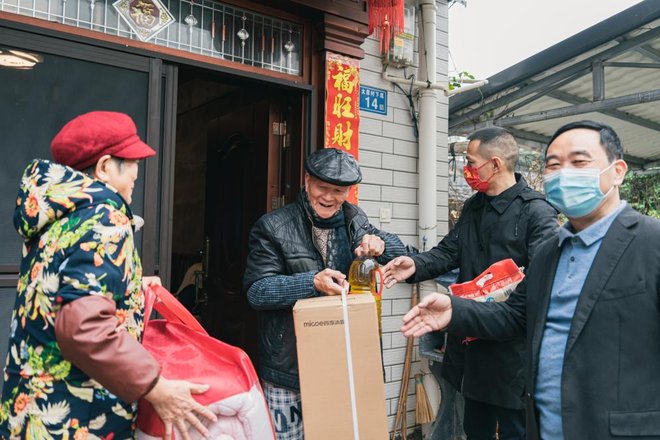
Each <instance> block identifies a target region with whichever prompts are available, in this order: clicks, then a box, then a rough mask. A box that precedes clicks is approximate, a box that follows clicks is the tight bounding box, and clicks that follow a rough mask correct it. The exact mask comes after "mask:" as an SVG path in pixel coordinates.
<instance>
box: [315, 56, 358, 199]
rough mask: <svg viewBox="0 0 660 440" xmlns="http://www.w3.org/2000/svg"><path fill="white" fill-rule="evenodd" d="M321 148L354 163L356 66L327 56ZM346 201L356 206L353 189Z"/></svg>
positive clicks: (353, 63) (355, 62)
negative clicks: (335, 150)
mask: <svg viewBox="0 0 660 440" xmlns="http://www.w3.org/2000/svg"><path fill="white" fill-rule="evenodd" d="M325 76H326V86H325V142H324V144H325V145H324V146H325V148H340V149H342V150H344V151H346V152H347V153H349V154H351V155H353V157H355V160H358V145H359V143H358V140H359V132H360V62H359V60H356V59H353V58H348V57H344V56H341V55H337V54H333V53H330V52H328V55H327V56H326V62H325ZM348 201H349V202H351V203H357V185H355V186H354V187H353V188H352V189H351V193H350V194H349V195H348Z"/></svg>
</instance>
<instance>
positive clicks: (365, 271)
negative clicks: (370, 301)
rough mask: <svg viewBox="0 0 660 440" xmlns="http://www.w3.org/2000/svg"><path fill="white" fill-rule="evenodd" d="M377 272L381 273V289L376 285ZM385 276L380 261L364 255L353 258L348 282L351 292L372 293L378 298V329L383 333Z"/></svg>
mask: <svg viewBox="0 0 660 440" xmlns="http://www.w3.org/2000/svg"><path fill="white" fill-rule="evenodd" d="M376 273H380V274H381V275H380V279H381V283H380V284H381V285H380V289H378V288H377V287H376ZM382 280H383V276H382V273H381V272H380V269H379V268H378V263H377V262H376V260H374V259H373V258H371V257H368V256H362V257H358V258H356V259H355V260H353V263H351V268H350V269H349V270H348V284H349V285H350V286H351V293H356V294H359V293H370V294H371V295H372V296H373V297H374V299H375V300H376V314H377V315H378V331H379V333H381V334H382V325H381V294H382V287H383V286H382Z"/></svg>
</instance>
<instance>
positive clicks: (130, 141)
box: [50, 111, 156, 171]
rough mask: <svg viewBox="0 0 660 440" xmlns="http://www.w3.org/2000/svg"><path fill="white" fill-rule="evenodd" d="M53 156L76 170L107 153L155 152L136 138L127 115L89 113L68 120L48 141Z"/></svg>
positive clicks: (137, 156) (139, 156)
mask: <svg viewBox="0 0 660 440" xmlns="http://www.w3.org/2000/svg"><path fill="white" fill-rule="evenodd" d="M50 151H51V153H52V155H53V159H55V161H56V162H59V163H61V164H63V165H68V166H70V167H71V168H75V169H77V170H81V171H82V170H85V169H87V168H89V167H91V166H92V165H94V164H95V163H96V162H97V161H98V160H99V159H100V158H101V157H102V156H104V155H106V154H109V155H111V156H114V157H118V158H120V159H145V158H147V157H151V156H154V155H155V154H156V151H154V149H153V148H151V147H150V146H149V145H147V144H145V143H144V142H142V140H140V137H139V136H138V135H137V128H136V127H135V123H134V122H133V120H132V119H131V117H130V116H128V115H127V114H124V113H118V112H101V111H95V112H89V113H85V114H83V115H80V116H77V117H75V118H74V119H72V120H71V121H69V122H68V123H67V124H66V125H65V126H64V127H62V129H61V130H60V132H59V133H57V135H55V137H54V138H53V141H52V142H51V143H50Z"/></svg>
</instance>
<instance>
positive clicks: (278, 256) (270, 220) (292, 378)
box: [243, 199, 406, 390]
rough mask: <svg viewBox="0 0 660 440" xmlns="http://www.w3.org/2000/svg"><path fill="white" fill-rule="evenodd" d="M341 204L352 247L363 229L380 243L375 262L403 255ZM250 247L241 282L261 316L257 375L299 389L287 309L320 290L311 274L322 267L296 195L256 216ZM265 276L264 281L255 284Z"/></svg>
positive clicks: (394, 242) (392, 238)
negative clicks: (382, 249) (278, 207)
mask: <svg viewBox="0 0 660 440" xmlns="http://www.w3.org/2000/svg"><path fill="white" fill-rule="evenodd" d="M342 209H343V210H344V216H345V219H346V227H347V228H348V237H349V240H350V241H351V250H354V249H355V248H356V247H357V246H359V244H360V242H361V240H362V237H363V236H364V235H365V234H373V235H377V236H379V237H380V238H381V239H382V240H383V241H384V242H385V252H384V253H383V255H381V256H380V257H378V261H379V262H380V263H383V264H384V263H386V262H387V261H389V260H391V259H392V258H394V257H396V256H399V255H403V254H405V252H406V248H405V246H404V245H403V243H401V240H399V238H398V237H397V236H396V235H393V234H389V233H386V232H382V231H379V230H378V229H376V228H375V227H373V226H372V225H371V224H370V223H369V219H368V218H367V216H366V214H365V213H364V211H362V210H361V209H360V208H358V207H357V206H355V205H352V204H350V203H347V202H345V203H344V205H343V207H342ZM249 249H250V252H249V254H248V258H247V265H246V269H245V274H244V277H243V286H244V287H245V290H246V291H247V292H248V301H249V302H250V305H251V306H252V307H253V308H255V309H256V310H258V311H259V315H260V316H259V363H258V372H259V376H260V377H261V378H262V379H264V380H266V381H268V382H271V383H273V384H275V385H277V386H281V387H286V388H290V389H293V390H299V389H300V384H299V380H298V359H297V352H296V336H295V333H294V327H293V312H292V308H293V305H294V304H295V302H296V301H297V300H299V299H303V298H311V297H315V296H319V295H320V294H319V292H317V291H316V290H315V289H314V275H315V274H316V273H318V272H319V271H321V270H323V269H324V264H323V259H322V257H321V254H320V253H319V251H318V249H317V248H316V245H315V244H314V241H313V239H312V223H311V220H310V218H309V217H308V215H307V213H306V212H305V209H304V207H303V205H302V202H301V201H300V199H299V200H298V201H296V202H294V203H290V204H288V205H286V206H284V207H282V208H280V209H278V210H276V211H273V212H271V213H268V214H266V215H264V216H262V217H261V218H260V219H259V220H257V222H256V223H255V225H254V226H253V228H252V231H251V232H250V239H249ZM265 278H267V279H268V281H267V283H266V285H264V284H263V283H258V284H257V286H258V288H257V286H254V284H255V283H256V282H257V281H259V280H262V279H265Z"/></svg>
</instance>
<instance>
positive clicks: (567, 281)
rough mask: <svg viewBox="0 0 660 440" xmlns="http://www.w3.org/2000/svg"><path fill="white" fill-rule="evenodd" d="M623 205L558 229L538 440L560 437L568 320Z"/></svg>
mask: <svg viewBox="0 0 660 440" xmlns="http://www.w3.org/2000/svg"><path fill="white" fill-rule="evenodd" d="M625 206H626V202H621V205H620V206H619V207H618V208H617V209H616V210H615V211H614V212H612V213H610V214H609V215H608V216H606V217H603V218H602V219H600V220H598V221H597V222H596V223H594V224H593V225H591V226H589V227H588V228H586V229H584V230H582V231H580V232H578V233H577V234H574V233H573V232H571V226H570V223H566V224H565V225H564V227H562V228H560V229H559V247H560V248H561V254H560V256H559V262H558V264H557V271H556V272H555V279H554V282H553V284H552V291H551V293H550V304H549V306H548V313H547V319H546V322H545V327H544V329H543V339H542V340H541V351H540V355H539V371H538V373H537V376H536V391H535V393H534V398H535V401H536V409H537V410H538V412H539V423H540V427H539V429H540V432H541V439H542V440H563V438H564V433H563V429H562V422H561V374H562V371H563V366H564V352H565V351H566V341H567V339H568V333H569V331H570V328H571V321H572V320H573V315H574V314H575V307H576V305H577V302H578V297H579V296H580V292H581V291H582V287H583V286H584V282H585V280H586V279H587V274H588V273H589V270H590V269H591V265H592V264H593V261H594V258H595V257H596V253H597V252H598V249H599V248H600V245H601V243H602V242H603V237H604V236H605V234H606V233H607V230H608V229H609V228H610V226H611V225H612V222H613V221H614V219H615V218H616V216H617V215H619V213H620V212H621V211H622V210H623V208H624V207H625Z"/></svg>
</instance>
